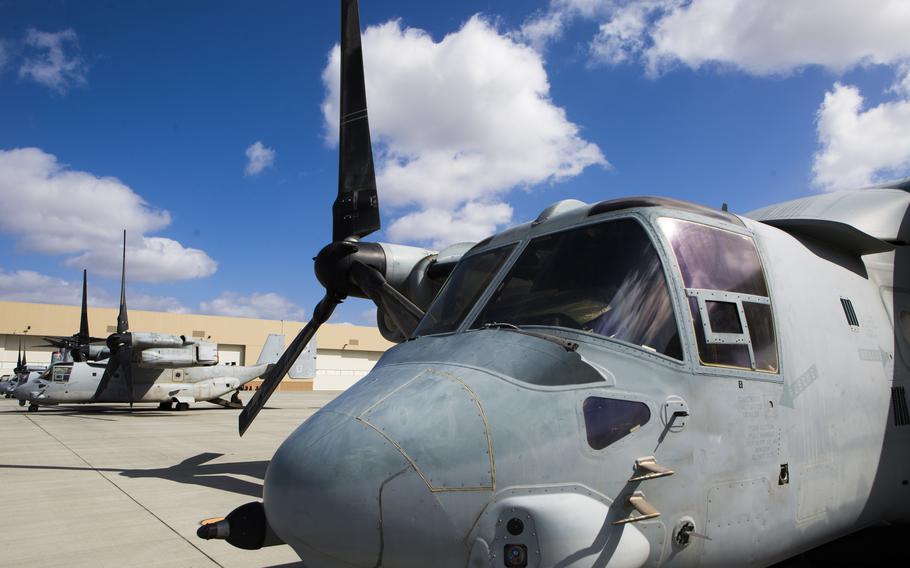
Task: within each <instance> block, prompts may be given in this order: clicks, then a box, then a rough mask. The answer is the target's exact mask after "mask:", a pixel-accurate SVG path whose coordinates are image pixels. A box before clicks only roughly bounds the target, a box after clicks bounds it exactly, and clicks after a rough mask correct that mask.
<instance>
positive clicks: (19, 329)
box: [0, 302, 393, 390]
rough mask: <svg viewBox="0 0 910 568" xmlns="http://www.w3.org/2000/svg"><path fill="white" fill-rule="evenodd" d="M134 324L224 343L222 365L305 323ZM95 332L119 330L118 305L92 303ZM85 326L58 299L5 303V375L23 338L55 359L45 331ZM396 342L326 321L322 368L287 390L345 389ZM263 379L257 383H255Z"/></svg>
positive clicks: (196, 319) (166, 317) (190, 317)
mask: <svg viewBox="0 0 910 568" xmlns="http://www.w3.org/2000/svg"><path fill="white" fill-rule="evenodd" d="M129 317H130V329H131V330H135V331H155V332H160V333H171V334H174V335H185V336H187V337H197V338H202V339H208V340H210V341H214V342H216V343H217V344H218V359H219V364H227V365H230V364H236V365H244V364H251V365H252V364H255V363H256V359H257V358H258V357H259V352H260V351H261V350H262V344H263V343H264V342H265V338H266V337H267V336H268V335H269V334H270V333H280V334H284V338H285V344H288V343H290V342H291V341H293V339H294V337H295V336H296V335H297V332H299V331H300V329H301V328H302V327H303V326H304V325H305V322H297V321H281V320H263V319H251V318H238V317H225V316H207V315H198V314H173V313H166V312H148V311H141V310H133V309H131V310H130V312H129ZM88 319H89V325H90V331H91V334H92V336H93V337H107V336H108V335H109V334H110V333H112V332H114V331H116V330H117V328H116V321H117V309H116V308H89V310H88ZM78 329H79V307H78V306H63V305H56V304H32V303H24V302H0V375H5V374H8V373H9V371H10V370H11V369H12V368H13V367H15V366H16V357H17V352H18V349H19V342H20V340H21V341H22V345H23V347H25V349H26V354H27V360H28V362H29V363H49V362H50V360H51V354H52V353H53V351H54V350H55V349H54V348H53V347H43V346H41V345H42V344H44V341H43V340H42V337H43V336H48V335H61V336H68V335H72V334H73V333H75V332H76V331H77V330H78ZM392 345H393V344H392V343H389V342H388V341H386V340H385V339H383V338H382V336H381V335H380V334H379V330H377V329H376V328H375V327H367V326H359V325H350V324H331V323H328V324H324V325H323V326H322V327H320V328H319V331H318V332H317V333H316V372H315V376H313V377H306V378H301V379H292V378H290V377H285V379H284V381H282V384H281V387H280V388H281V389H283V390H344V389H346V388H348V387H349V386H351V385H352V384H354V383H355V382H357V381H358V380H360V378H361V377H363V376H364V375H366V374H367V373H368V372H369V371H370V369H372V368H373V365H374V364H376V361H378V360H379V357H380V356H381V355H382V354H383V353H384V352H385V350H386V349H388V348H389V347H391V346H392ZM258 382H259V381H258V379H257V380H256V381H254V382H253V383H251V385H252V386H253V387H254V388H255V386H256V385H257V384H258Z"/></svg>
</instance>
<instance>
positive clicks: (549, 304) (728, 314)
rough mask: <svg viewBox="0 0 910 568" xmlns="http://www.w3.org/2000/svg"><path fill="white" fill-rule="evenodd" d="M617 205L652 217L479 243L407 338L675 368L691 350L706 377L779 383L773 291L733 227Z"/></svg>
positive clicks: (685, 213)
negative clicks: (591, 348)
mask: <svg viewBox="0 0 910 568" xmlns="http://www.w3.org/2000/svg"><path fill="white" fill-rule="evenodd" d="M624 201H626V202H627V205H626V206H627V207H629V208H639V207H640V206H641V205H642V204H644V205H649V207H648V208H647V209H644V210H642V209H640V208H639V209H638V213H642V212H644V213H645V214H635V212H630V213H625V214H624V215H623V214H619V215H617V214H613V215H610V216H609V218H606V219H604V220H603V221H599V222H598V221H594V220H592V219H590V218H591V217H596V216H598V215H597V213H596V212H597V211H598V208H599V205H595V206H593V207H591V208H590V209H589V210H588V214H587V215H585V217H584V218H582V219H579V220H580V221H582V222H581V223H579V222H574V223H571V222H570V223H564V225H565V226H564V227H559V228H557V229H555V230H553V231H551V232H544V231H539V232H538V231H534V225H533V224H532V225H531V226H530V227H529V229H530V230H529V231H528V233H529V234H528V236H527V237H526V238H524V239H520V240H518V241H517V242H516V241H515V240H514V239H513V241H512V242H510V243H505V244H502V245H501V246H493V245H492V244H491V245H489V246H483V245H484V244H485V243H482V244H481V246H478V247H476V248H477V249H480V250H478V252H475V253H468V254H467V255H466V256H465V257H464V258H463V259H462V260H461V262H460V263H459V264H458V266H457V268H456V269H455V270H454V271H453V273H452V275H451V276H450V277H449V280H448V281H447V283H446V285H445V286H444V287H443V288H442V290H441V291H440V293H439V294H438V295H437V297H436V300H435V301H434V302H433V304H432V305H431V306H430V308H429V310H428V311H427V313H426V315H425V317H424V318H423V320H422V321H421V323H420V324H419V325H418V327H417V329H416V330H415V333H414V337H420V336H428V335H439V334H448V333H453V332H456V331H470V330H477V329H482V328H485V327H502V326H509V327H513V328H526V327H531V328H552V329H557V330H558V329H562V330H569V331H571V332H582V333H583V334H585V335H590V336H592V337H598V338H601V339H602V338H607V339H609V340H613V341H618V342H621V343H622V344H625V345H627V346H628V345H631V346H633V347H636V348H638V349H640V350H643V351H646V352H648V353H650V354H657V355H661V356H663V357H664V358H668V359H670V360H675V361H678V362H679V361H684V360H685V359H686V356H685V352H686V349H684V344H685V343H686V342H687V341H688V342H689V343H690V344H691V348H690V351H691V353H692V358H693V359H695V360H696V361H697V362H698V364H699V365H701V366H703V367H722V368H727V369H733V370H742V371H749V372H762V373H777V372H778V368H779V361H778V348H777V340H776V336H775V330H774V319H773V315H772V310H771V297H770V292H769V289H768V285H767V282H766V280H765V276H764V272H763V269H762V263H761V260H760V257H759V254H758V251H757V249H756V246H755V243H754V242H753V239H752V237H751V236H750V235H749V234H748V233H747V231H746V230H745V229H744V228H742V224H741V223H739V222H738V219H736V218H735V217H733V216H731V215H726V214H724V219H723V221H725V223H723V224H720V223H718V224H715V223H714V220H715V219H713V218H708V219H699V218H698V217H697V216H695V215H691V211H689V210H686V209H682V214H681V215H680V217H679V218H677V217H674V216H671V215H672V214H673V213H674V209H673V208H672V207H666V206H664V207H660V205H666V204H664V203H660V204H650V203H647V202H644V203H642V201H643V200H624ZM606 203H609V204H610V205H611V206H610V207H609V208H604V207H600V208H599V209H600V210H603V209H608V211H607V212H608V213H615V210H617V209H619V210H620V211H622V209H623V208H622V207H621V206H619V205H621V204H616V203H613V202H606ZM654 205H657V207H655V206H654ZM681 206H685V207H687V208H688V207H691V206H689V204H681ZM586 209H587V208H586ZM712 213H714V214H715V215H721V212H712ZM727 217H729V219H728V218H727ZM576 218H577V216H576ZM730 219H734V220H736V221H737V223H738V224H739V226H740V228H742V230H739V228H737V227H734V226H733V225H734V223H731V222H730ZM516 232H520V231H516ZM674 296H675V300H674ZM674 304H675V306H676V309H675V310H674Z"/></svg>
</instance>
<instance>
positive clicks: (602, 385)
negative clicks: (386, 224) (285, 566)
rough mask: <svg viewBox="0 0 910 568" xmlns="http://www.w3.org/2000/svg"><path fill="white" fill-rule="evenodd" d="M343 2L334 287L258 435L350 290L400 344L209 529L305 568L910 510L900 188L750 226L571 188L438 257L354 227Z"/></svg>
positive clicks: (594, 561) (769, 544)
mask: <svg viewBox="0 0 910 568" xmlns="http://www.w3.org/2000/svg"><path fill="white" fill-rule="evenodd" d="M341 5H342V46H341V52H342V72H341V81H342V83H341V120H340V125H341V127H340V128H341V131H340V146H339V148H340V166H339V184H338V199H337V200H336V202H335V206H334V207H333V227H334V234H333V242H332V243H331V244H330V245H328V246H327V247H326V248H324V249H323V250H322V251H321V252H320V253H319V255H318V256H317V257H316V275H317V278H318V279H319V281H320V282H321V283H322V284H323V286H325V288H326V294H325V297H324V298H323V299H322V301H321V302H320V303H319V305H318V306H317V308H316V310H315V311H314V316H313V319H312V321H311V322H310V323H309V324H308V325H307V326H306V327H305V328H304V329H303V330H302V331H301V333H300V335H299V336H298V337H297V338H296V339H295V340H294V342H293V343H292V344H291V346H290V347H289V349H288V351H287V352H285V354H284V355H283V356H282V358H281V359H280V361H279V362H278V364H277V365H276V366H275V367H274V368H273V369H271V370H270V372H269V374H268V376H267V377H266V378H265V381H264V384H263V386H262V388H261V389H260V390H259V391H258V392H257V393H256V395H255V396H254V398H253V400H252V401H251V402H250V404H249V405H248V406H247V407H246V408H245V409H244V411H243V412H242V413H241V416H240V432H241V434H242V433H243V432H244V431H245V430H246V429H247V428H248V427H249V426H250V422H251V421H252V420H253V419H254V418H255V416H256V414H257V413H258V411H259V410H260V409H261V408H262V406H263V405H264V403H265V401H266V399H267V398H268V397H269V395H270V394H271V393H272V392H273V391H274V389H275V388H276V386H277V384H278V382H279V381H280V380H281V377H282V376H283V375H284V373H285V371H286V369H287V367H288V366H289V365H290V363H291V362H292V361H293V360H294V358H296V354H297V353H299V350H300V349H302V346H303V345H304V344H305V343H306V342H307V341H308V339H309V337H312V335H313V334H314V333H315V332H316V329H317V328H318V326H319V325H320V324H321V323H322V322H323V321H325V320H326V319H327V318H328V317H329V315H330V314H331V313H332V311H333V309H334V307H335V306H336V305H337V304H338V303H339V302H341V301H342V300H343V299H344V298H345V297H347V296H360V297H368V298H371V299H373V300H374V302H375V303H376V304H377V306H378V309H379V311H380V313H381V316H382V317H383V318H384V321H385V322H386V324H389V325H388V327H389V328H391V329H389V330H387V331H392V332H393V333H394V334H398V335H399V336H400V337H406V338H408V340H407V341H404V342H402V343H401V344H399V345H398V346H396V347H394V348H393V349H391V350H389V351H388V352H387V353H386V354H385V355H384V356H383V358H382V359H381V360H380V362H379V363H378V364H377V365H376V367H375V368H374V369H373V371H372V372H371V373H370V374H369V375H368V376H367V377H365V378H364V379H363V380H361V381H360V382H359V383H357V384H356V385H355V386H354V387H353V388H351V389H349V390H348V391H346V392H345V393H343V394H342V395H341V396H339V397H338V398H336V399H335V400H334V401H333V402H331V403H330V404H329V405H327V406H326V407H325V408H323V409H322V410H320V411H319V412H318V413H317V414H316V415H314V416H313V417H312V418H310V419H309V420H307V421H306V422H305V423H304V424H303V425H301V426H300V427H299V428H298V429H297V430H296V431H295V432H294V433H293V434H292V435H291V436H290V437H289V438H288V439H287V440H286V441H285V442H284V443H283V444H282V446H281V447H280V448H279V449H278V451H277V452H276V454H275V456H274V457H273V459H272V461H271V462H270V465H269V469H268V472H267V475H266V479H265V485H264V492H263V501H262V502H253V503H249V504H247V505H244V506H242V507H239V508H238V509H236V510H235V511H233V512H232V513H231V514H230V515H228V516H227V518H225V519H224V520H220V521H215V522H210V523H207V524H204V525H203V526H202V527H200V529H199V535H200V536H201V537H202V538H223V539H227V540H228V541H229V542H230V543H231V544H233V545H235V546H239V547H241V548H249V549H255V548H259V547H261V546H267V545H270V544H277V543H281V542H284V543H287V544H289V545H291V546H292V547H293V548H294V550H295V551H296V552H297V553H298V554H299V555H300V557H301V558H302V559H303V561H304V562H305V563H306V564H307V566H310V567H312V568H342V567H354V566H360V567H369V566H396V567H415V568H416V567H423V566H452V567H464V566H471V567H481V566H490V567H500V566H506V567H518V568H523V567H555V566H559V567H567V566H572V567H594V566H599V567H603V566H608V567H614V568H615V567H623V568H635V567H639V566H662V565H668V566H718V567H729V566H766V565H770V564H773V563H775V562H777V561H779V560H782V559H784V558H787V557H790V556H793V555H796V554H798V553H800V552H802V551H804V550H807V549H809V548H812V547H815V546H817V545H819V544H822V543H824V542H826V541H829V540H832V539H835V538H837V537H839V536H842V535H845V534H848V533H850V532H854V531H856V530H859V529H860V528H863V527H865V526H869V525H872V524H875V523H882V522H892V523H896V522H907V521H908V520H910V492H908V489H907V487H908V479H910V416H908V412H907V400H906V394H905V383H906V382H907V380H908V376H910V326H908V325H907V323H905V322H906V321H910V294H908V293H906V290H910V281H908V280H910V271H908V268H907V260H908V258H907V255H908V249H907V243H908V242H910V233H908V230H910V214H908V208H910V193H908V191H907V190H908V188H910V184H908V183H906V182H905V183H898V184H893V185H889V186H883V187H880V188H875V189H868V190H859V191H847V192H841V193H834V194H828V195H820V196H815V197H810V198H806V199H802V200H797V201H794V202H789V203H784V204H780V205H776V206H771V207H768V208H766V209H763V210H760V211H756V212H754V213H753V214H751V217H750V216H738V215H733V214H731V213H728V212H726V211H717V210H713V209H709V208H706V207H702V206H698V205H693V204H690V203H686V202H682V201H676V200H671V199H662V198H653V197H642V198H627V199H618V200H612V201H605V202H601V203H596V204H593V205H589V204H585V203H582V202H579V201H574V200H567V201H562V202H560V203H557V204H555V205H553V206H551V207H549V208H547V209H546V210H544V211H543V212H542V213H541V214H540V215H539V216H538V218H537V219H536V220H535V221H533V222H531V223H526V224H524V225H519V226H517V227H513V228H511V229H508V230H506V231H504V232H502V233H499V234H497V235H493V236H491V237H490V238H487V239H485V240H483V241H481V242H479V243H477V244H476V245H474V247H473V248H471V249H470V250H469V251H467V252H465V253H464V254H459V255H457V256H458V258H456V259H455V260H457V263H455V262H451V263H448V264H446V265H441V264H442V263H441V262H440V258H439V257H435V256H434V255H421V254H420V253H419V252H418V251H415V250H413V249H408V248H406V247H398V246H395V245H384V244H383V245H378V244H374V243H364V242H361V241H359V239H360V238H363V237H365V236H366V235H368V234H370V233H371V232H373V231H375V230H376V229H378V228H379V215H378V201H377V194H376V186H375V176H374V173H373V162H372V154H371V149H370V139H369V127H368V121H367V111H366V95H365V90H364V83H363V66H362V53H361V46H360V32H359V21H358V20H359V18H358V10H357V2H356V0H343V1H342V2H341ZM441 256H442V255H441ZM405 259H407V260H405ZM453 266H454V270H452V267H453ZM446 276H448V278H447V280H446V283H445V284H444V286H443V287H442V289H441V291H440V292H439V293H438V295H437V296H436V298H435V300H433V301H432V303H431V304H430V305H429V307H428V310H427V311H426V313H424V312H423V310H422V309H421V307H419V304H420V303H421V301H422V300H421V299H422V298H425V297H429V296H431V294H430V293H429V292H428V291H429V290H432V289H434V288H435V287H436V286H437V285H438V284H437V283H438V282H439V281H440V280H441V279H443V278H445V277H446ZM871 554H874V551H870V555H871Z"/></svg>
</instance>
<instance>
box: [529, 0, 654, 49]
mask: <svg viewBox="0 0 910 568" xmlns="http://www.w3.org/2000/svg"><path fill="white" fill-rule="evenodd" d="M639 1H642V2H643V1H645V0H639ZM612 4H613V2H612V1H611V0H550V5H549V7H548V8H547V9H546V10H542V11H539V12H537V13H535V14H534V15H532V16H531V17H530V18H528V19H527V20H526V21H525V23H524V24H523V25H522V26H521V28H520V29H519V30H518V31H517V32H516V33H515V34H514V36H515V37H516V38H517V39H519V40H521V41H524V42H526V43H528V44H529V45H531V47H533V48H534V49H536V50H537V51H541V52H542V51H544V50H545V49H546V46H547V44H548V43H549V42H551V41H554V40H557V39H559V38H561V37H562V36H563V34H564V33H565V30H566V28H567V27H568V26H569V24H571V22H572V20H575V19H577V18H589V19H593V18H598V17H603V16H604V14H607V13H609V11H610V8H611V7H612Z"/></svg>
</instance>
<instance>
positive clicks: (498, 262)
mask: <svg viewBox="0 0 910 568" xmlns="http://www.w3.org/2000/svg"><path fill="white" fill-rule="evenodd" d="M514 248H515V245H509V246H505V247H500V248H497V249H493V250H489V251H486V252H482V253H479V254H475V255H472V256H469V257H467V258H465V259H463V260H462V261H461V262H459V263H458V266H456V267H455V270H454V271H453V272H452V275H451V276H449V278H448V280H447V281H446V283H445V286H443V288H442V290H440V292H439V294H438V295H437V296H436V299H435V300H434V301H433V304H432V305H431V306H430V309H429V310H428V311H427V313H426V315H424V317H423V319H422V320H421V321H420V324H419V325H418V326H417V329H416V330H414V336H415V337H419V336H421V335H434V334H437V333H447V332H450V331H455V329H456V328H457V327H458V326H459V325H460V324H461V320H463V319H464V318H465V316H466V315H468V312H469V311H471V308H473V307H474V304H475V303H476V302H477V299H478V298H479V297H480V295H481V294H482V293H483V291H484V290H486V289H487V286H489V284H490V281H491V280H492V279H493V277H494V276H495V275H496V273H497V272H499V267H500V266H502V263H503V262H505V260H506V259H507V258H508V257H509V254H510V253H511V252H512V250H513V249H514Z"/></svg>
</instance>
